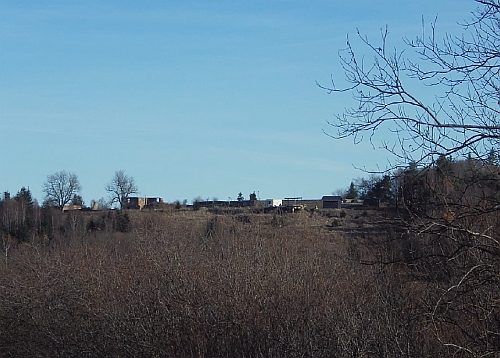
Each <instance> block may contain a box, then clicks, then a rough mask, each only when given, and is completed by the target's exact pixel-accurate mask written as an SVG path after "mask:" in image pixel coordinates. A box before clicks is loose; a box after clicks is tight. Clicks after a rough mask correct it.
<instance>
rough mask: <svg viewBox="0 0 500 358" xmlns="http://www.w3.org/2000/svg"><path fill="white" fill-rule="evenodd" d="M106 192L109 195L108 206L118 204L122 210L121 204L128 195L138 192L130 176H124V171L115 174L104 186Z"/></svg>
mask: <svg viewBox="0 0 500 358" xmlns="http://www.w3.org/2000/svg"><path fill="white" fill-rule="evenodd" d="M105 189H106V191H107V192H108V193H109V195H110V204H113V203H118V204H119V205H120V208H123V203H124V201H125V199H127V198H128V197H129V196H130V194H135V193H137V192H138V191H139V188H138V187H137V185H136V183H135V179H134V178H133V177H132V176H129V175H126V174H125V171H124V170H118V171H117V172H115V175H114V176H113V179H111V182H110V183H108V184H107V185H106V188H105Z"/></svg>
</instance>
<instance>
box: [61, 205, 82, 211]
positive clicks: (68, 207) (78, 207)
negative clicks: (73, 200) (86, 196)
mask: <svg viewBox="0 0 500 358" xmlns="http://www.w3.org/2000/svg"><path fill="white" fill-rule="evenodd" d="M74 210H82V206H81V205H72V204H71V205H64V207H63V210H62V211H74Z"/></svg>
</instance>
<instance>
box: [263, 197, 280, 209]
mask: <svg viewBox="0 0 500 358" xmlns="http://www.w3.org/2000/svg"><path fill="white" fill-rule="evenodd" d="M282 205H283V200H281V199H266V208H275V207H278V206H282Z"/></svg>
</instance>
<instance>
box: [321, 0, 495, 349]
mask: <svg viewBox="0 0 500 358" xmlns="http://www.w3.org/2000/svg"><path fill="white" fill-rule="evenodd" d="M475 2H476V3H477V4H479V5H478V6H479V7H478V8H477V10H476V11H475V12H474V13H473V14H472V18H471V20H470V21H467V22H465V23H463V24H462V25H463V32H464V33H463V34H460V35H458V36H454V35H451V34H446V35H445V36H444V38H443V39H438V38H437V36H436V22H434V23H433V24H432V25H431V28H430V33H429V34H425V27H424V26H423V32H422V35H420V36H418V37H417V38H416V39H414V40H404V42H405V46H406V48H407V49H409V50H410V51H409V53H407V52H405V51H398V50H397V49H395V50H391V49H389V48H388V46H387V36H388V31H387V28H386V29H383V30H382V31H381V42H380V43H378V44H375V43H373V42H371V41H370V40H369V39H368V38H367V37H365V36H362V35H361V34H360V32H359V31H358V37H359V39H360V40H361V42H362V43H363V44H364V45H365V46H366V47H365V48H366V49H368V51H369V52H370V53H371V54H372V57H371V60H370V58H369V57H366V56H363V55H360V54H359V53H358V52H357V51H355V49H354V46H353V45H352V42H351V41H350V40H349V39H348V41H347V48H346V49H345V50H344V51H341V52H340V59H341V63H342V66H343V69H344V73H345V80H346V84H345V86H343V87H339V86H337V85H336V84H335V82H334V80H333V77H332V82H331V85H329V86H323V85H321V84H318V86H319V87H321V88H323V89H325V90H326V91H327V92H328V93H337V94H338V93H350V94H352V95H353V98H354V100H355V105H353V106H352V107H350V108H347V109H345V110H344V112H343V113H341V114H339V115H337V116H336V117H335V118H334V120H333V121H331V122H330V123H329V124H330V125H331V126H332V127H333V129H334V130H333V133H331V132H329V133H327V134H328V135H330V136H331V137H333V138H336V139H339V138H348V137H351V138H353V139H354V141H355V143H358V142H360V141H363V140H369V141H370V142H372V143H373V144H375V143H376V142H377V140H378V139H379V135H382V138H383V139H382V140H381V141H380V143H381V147H382V148H385V149H386V150H387V151H388V152H389V153H391V154H392V155H393V158H394V160H393V161H392V162H391V165H390V167H389V168H388V171H390V170H394V169H398V168H401V167H404V168H405V170H404V171H403V172H402V176H403V184H402V191H401V193H402V195H403V196H404V197H403V203H404V204H405V207H406V209H407V213H408V214H409V215H406V216H405V217H404V219H405V223H406V225H407V227H408V232H407V234H405V235H404V236H403V237H402V238H401V239H402V240H401V241H400V242H399V244H398V245H397V249H396V250H395V251H394V252H396V251H398V250H399V249H400V248H404V247H406V249H405V250H406V251H407V258H406V259H405V260H407V261H408V260H409V261H410V264H411V270H412V271H410V269H409V272H412V273H415V276H414V277H417V276H419V275H420V276H419V278H418V279H419V280H422V281H424V282H426V283H428V282H432V284H430V285H428V286H427V287H428V289H429V290H432V291H429V293H428V296H427V297H428V301H427V302H426V303H425V304H426V305H427V307H429V309H428V310H427V311H426V312H424V313H423V314H424V315H426V316H427V317H429V320H430V322H431V324H430V327H429V328H431V329H433V330H434V332H435V335H436V337H437V338H438V340H439V341H440V342H441V343H442V344H444V345H445V346H446V347H450V348H452V349H453V350H454V353H455V354H456V355H460V356H462V355H463V356H465V355H467V356H497V355H498V354H500V341H499V340H498V337H499V336H500V305H499V304H498V303H499V302H500V289H499V287H500V269H499V267H500V266H499V265H498V263H499V262H500V239H499V236H500V224H499V222H500V215H499V211H498V208H500V196H499V195H498V192H499V186H498V184H497V183H498V182H499V181H500V169H499V168H498V166H496V165H492V164H491V163H489V162H488V158H490V157H491V153H492V150H493V151H494V152H496V151H498V147H499V144H500V143H499V139H500V50H499V49H500V2H499V1H498V0H475ZM412 53H413V55H412ZM388 133H392V137H391V136H390V135H389V136H388ZM387 138H389V139H387ZM450 157H451V158H453V160H454V161H455V162H456V164H453V165H451V166H447V169H445V168H444V167H443V162H446V160H444V159H445V158H450ZM460 159H462V160H460ZM444 164H446V163H444ZM400 173H401V171H400ZM405 182H406V184H405ZM424 193H425V195H423V194H424ZM409 199H410V200H409ZM393 243H394V242H393ZM380 247H387V245H386V246H380ZM394 252H392V253H391V256H390V255H388V254H387V251H385V252H383V253H381V255H379V256H378V260H379V261H380V262H384V261H385V262H384V264H386V263H389V262H395V261H397V260H398V257H400V256H398V254H397V253H396V254H394ZM384 255H385V257H384ZM403 261H404V260H403ZM409 266H410V265H408V267H409ZM417 273H418V274H417Z"/></svg>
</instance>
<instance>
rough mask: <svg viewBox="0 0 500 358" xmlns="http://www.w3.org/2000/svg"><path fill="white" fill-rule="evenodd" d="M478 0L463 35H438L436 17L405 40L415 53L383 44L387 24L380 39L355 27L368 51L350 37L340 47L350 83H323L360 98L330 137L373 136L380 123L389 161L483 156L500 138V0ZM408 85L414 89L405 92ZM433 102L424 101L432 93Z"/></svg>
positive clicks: (333, 90) (331, 90) (329, 88)
mask: <svg viewBox="0 0 500 358" xmlns="http://www.w3.org/2000/svg"><path fill="white" fill-rule="evenodd" d="M476 2H478V3H480V4H482V7H481V8H479V9H478V10H477V11H476V12H475V13H474V14H473V19H472V20H471V21H469V22H466V23H464V24H463V27H464V30H465V33H464V34H463V35H460V36H453V35H450V34H448V35H446V36H445V38H444V40H443V41H440V40H438V39H436V37H435V31H436V23H434V24H432V26H431V33H430V35H429V36H427V35H425V31H423V33H422V35H421V36H419V37H417V38H416V39H415V40H405V43H406V45H407V47H409V48H410V49H413V50H415V55H416V56H413V57H412V56H410V55H407V54H406V53H405V52H404V51H398V50H390V49H388V48H387V35H388V31H387V28H386V29H385V30H382V31H381V35H382V36H381V42H380V44H373V43H372V42H370V41H369V40H368V38H367V37H364V36H362V35H361V34H360V32H359V31H358V36H359V38H360V39H361V41H362V42H363V43H364V44H365V45H366V46H367V48H368V50H370V51H371V53H372V54H373V57H372V60H371V61H369V60H368V59H367V58H365V57H363V56H359V55H358V54H357V53H356V52H355V50H354V48H353V45H352V43H351V41H350V40H349V39H348V41H347V48H346V49H345V50H343V51H341V53H340V58H341V63H342V66H343V69H344V72H345V75H346V77H345V79H346V81H347V85H346V86H345V87H342V88H341V87H337V86H336V85H335V83H334V81H333V78H332V83H331V86H323V85H320V84H318V85H319V86H320V87H321V88H323V89H325V90H327V91H328V92H329V93H338V92H350V93H351V94H352V95H353V97H354V99H355V100H356V102H357V104H356V105H355V106H353V107H351V108H348V109H346V110H345V111H344V113H342V114H339V115H337V116H336V118H335V120H333V121H332V122H330V124H331V125H332V126H333V127H334V129H335V131H334V133H328V134H329V135H331V136H332V137H334V138H346V137H353V138H355V140H356V141H360V140H363V138H369V140H371V141H375V139H376V135H377V134H378V132H379V131H382V130H383V129H384V130H385V129H387V130H390V131H392V132H393V133H394V137H393V138H394V140H392V141H382V146H383V147H384V148H385V149H387V150H388V151H390V152H391V153H392V154H394V155H395V156H396V158H398V161H397V162H396V163H394V164H401V163H409V162H412V161H413V162H416V163H417V164H429V163H431V162H432V161H434V160H435V159H436V158H437V157H439V156H441V155H446V156H447V155H454V156H468V155H470V154H472V155H473V156H475V157H479V158H484V157H485V156H486V155H487V154H488V153H489V152H490V150H491V148H492V146H494V147H496V146H498V139H499V136H500V123H499V114H500V106H499V103H500V77H499V71H500V51H499V50H498V49H499V48H500V3H499V2H498V1H493V0H491V1H479V0H476ZM410 88H411V89H412V90H410ZM430 92H431V93H433V94H434V96H433V102H431V103H428V102H426V100H425V99H426V98H428V94H429V93H430Z"/></svg>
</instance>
